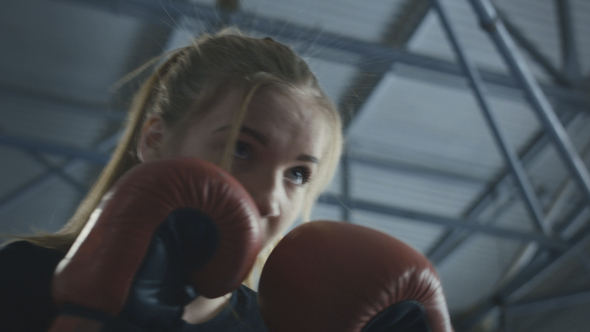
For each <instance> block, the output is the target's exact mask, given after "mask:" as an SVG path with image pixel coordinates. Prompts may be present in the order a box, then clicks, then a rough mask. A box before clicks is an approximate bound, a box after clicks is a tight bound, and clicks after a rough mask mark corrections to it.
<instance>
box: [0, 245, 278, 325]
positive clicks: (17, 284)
mask: <svg viewBox="0 0 590 332" xmlns="http://www.w3.org/2000/svg"><path fill="white" fill-rule="evenodd" d="M63 257H64V253H63V252H60V251H57V250H53V249H48V248H43V247H39V246H36V245H33V244H31V243H30V242H27V241H18V242H13V243H10V244H8V245H6V246H5V247H4V248H2V249H1V250H0V331H11V332H18V331H23V332H24V331H27V332H37V331H38V332H45V331H47V330H48V329H49V327H50V325H51V322H52V321H53V319H54V317H55V316H56V315H57V314H58V308H57V306H56V305H55V303H54V302H53V299H52V297H51V294H50V284H51V279H52V277H53V271H54V270H55V268H56V266H57V264H58V263H59V262H60V261H61V259H62V258H63ZM196 327H197V329H195V331H203V332H204V331H229V332H233V331H236V332H237V331H257V332H258V331H260V332H265V331H267V330H266V328H265V327H264V323H263V322H262V317H261V316H260V312H259V309H258V301H257V298H256V292H254V291H253V290H251V289H250V288H248V287H246V286H241V287H240V288H239V289H238V290H236V291H234V293H233V294H232V297H231V299H230V305H228V306H227V307H226V308H225V309H224V310H223V311H222V312H221V313H219V314H218V315H217V316H216V317H215V318H213V319H212V320H210V321H208V322H205V323H202V324H198V325H196Z"/></svg>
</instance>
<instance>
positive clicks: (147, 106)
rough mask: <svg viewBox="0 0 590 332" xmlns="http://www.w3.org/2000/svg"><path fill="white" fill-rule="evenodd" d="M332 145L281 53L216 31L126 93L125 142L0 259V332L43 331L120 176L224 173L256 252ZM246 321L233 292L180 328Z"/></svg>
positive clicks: (329, 118)
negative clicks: (55, 219) (249, 225)
mask: <svg viewBox="0 0 590 332" xmlns="http://www.w3.org/2000/svg"><path fill="white" fill-rule="evenodd" d="M341 145H342V132H341V121H340V117H339V114H338V112H337V110H336V108H335V107H334V105H333V104H332V103H331V102H330V100H329V99H328V98H327V97H326V95H325V94H324V92H323V91H322V90H321V88H320V86H319V84H318V82H317V79H316V78H315V76H314V75H313V74H312V72H311V71H310V69H309V67H308V66H307V64H306V63H305V62H304V61H303V60H302V59H301V58H300V57H298V56H297V55H296V54H295V53H294V52H293V51H292V50H291V49H290V48H288V47H286V46H284V45H282V44H279V43H277V42H276V41H274V40H272V39H270V38H265V39H254V38H248V37H244V36H241V35H237V34H228V33H221V34H218V35H214V36H205V37H202V38H200V39H199V40H196V41H195V42H194V44H193V45H191V46H188V47H185V48H182V49H179V50H177V51H175V52H173V53H172V54H171V55H169V57H168V59H167V60H166V61H165V62H164V63H163V64H162V65H161V66H160V67H159V68H158V69H157V70H156V71H155V72H154V74H153V75H152V76H151V77H150V78H149V79H148V80H147V81H146V82H145V84H144V85H143V86H142V88H141V90H140V91H139V93H138V94H137V96H136V98H135V100H134V103H133V105H132V107H131V110H130V114H129V119H128V123H127V130H126V134H125V135H124V137H123V139H122V140H121V142H120V144H119V145H118V147H117V149H116V151H115V152H114V155H113V157H112V159H111V161H110V162H109V164H108V165H107V166H106V167H105V169H104V170H103V172H102V174H101V175H100V177H99V179H98V180H97V182H96V183H95V185H94V187H93V188H92V190H91V191H90V192H89V194H88V195H87V197H86V198H85V199H84V201H83V202H82V203H81V204H80V206H79V207H78V209H77V211H76V212H75V214H74V216H73V217H72V218H71V219H70V221H69V222H68V223H67V224H66V225H65V226H64V227H63V229H62V230H60V231H59V232H57V233H55V234H49V235H43V236H35V237H29V238H25V239H24V240H26V241H18V242H13V243H11V244H9V245H8V246H6V247H5V248H4V249H3V250H2V251H0V266H1V269H2V274H1V277H0V315H1V316H0V329H2V330H11V331H44V330H46V329H47V327H48V326H49V324H50V323H51V320H52V319H53V317H54V316H55V315H56V314H57V308H56V307H55V305H54V304H53V302H52V299H51V296H50V293H49V287H50V281H51V276H52V274H53V270H54V269H55V266H56V264H57V263H58V262H59V260H61V258H62V257H63V256H64V254H65V252H66V251H67V250H68V249H69V247H70V246H71V245H72V243H73V242H74V240H75V239H76V237H77V236H78V235H79V233H80V231H81V230H82V228H83V227H84V225H85V224H86V222H87V221H88V219H89V216H90V214H91V213H92V211H93V210H94V209H95V208H96V207H97V205H98V203H99V201H100V199H101V197H102V196H103V195H104V194H105V192H106V191H107V190H108V189H109V188H110V187H111V186H112V184H113V183H114V182H115V181H116V180H117V179H119V178H120V177H121V175H122V174H124V173H125V172H126V171H127V170H129V169H130V168H131V167H133V166H135V165H137V164H139V163H141V162H147V161H152V160H157V159H162V158H171V157H175V156H190V157H196V158H199V159H204V160H207V161H211V162H213V163H216V164H217V165H219V166H221V167H222V168H225V169H226V170H228V171H229V172H230V173H231V174H232V175H233V176H234V177H235V178H236V179H237V180H238V181H239V182H241V184H242V185H243V186H244V187H245V188H246V189H247V191H248V192H249V194H250V195H251V196H252V198H253V199H254V202H255V203H256V206H257V207H258V210H259V212H260V215H261V217H262V234H263V238H264V244H265V246H266V247H267V248H272V244H273V243H274V242H276V240H277V239H278V237H279V236H280V235H281V233H282V232H283V231H285V230H286V229H287V228H288V227H289V226H290V225H291V224H292V223H293V222H294V221H295V220H296V219H297V218H298V217H299V216H303V218H304V219H307V218H308V217H309V214H310V212H311V208H312V205H313V204H314V202H315V201H316V199H317V197H318V195H319V194H320V192H321V191H322V190H323V189H324V188H325V187H326V186H327V185H328V183H329V182H330V180H331V178H332V175H333V173H334V170H335V168H336V167H337V164H338V160H339V157H340V152H341ZM228 304H231V305H228ZM236 312H237V313H238V315H235V313H236ZM257 315H258V313H257V305H256V297H255V294H254V293H253V292H252V291H251V290H250V289H248V288H246V287H245V286H244V287H242V288H240V289H239V290H237V291H236V292H234V293H232V294H228V295H226V296H223V297H220V298H217V299H206V298H204V297H198V298H197V299H196V300H194V301H193V302H191V303H189V304H187V305H186V307H185V312H184V316H183V319H184V320H185V321H187V322H189V323H191V324H194V325H197V326H202V327H203V330H205V329H207V330H220V331H221V330H223V331H231V330H236V331H238V330H243V326H242V325H240V324H243V323H244V322H247V323H249V328H250V329H252V330H254V331H256V330H259V331H264V330H265V329H264V327H263V325H262V323H261V322H260V319H259V317H258V316H257ZM236 316H239V317H240V319H236Z"/></svg>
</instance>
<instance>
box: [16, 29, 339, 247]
mask: <svg viewBox="0 0 590 332" xmlns="http://www.w3.org/2000/svg"><path fill="white" fill-rule="evenodd" d="M228 85H229V86H236V85H237V86H244V87H246V97H245V99H244V102H243V105H242V107H240V109H239V110H236V112H235V114H234V119H233V122H232V130H231V133H232V135H233V136H231V137H230V140H229V142H228V144H227V146H226V147H225V151H224V157H223V158H222V160H221V161H220V166H222V167H225V168H226V169H227V168H228V167H229V164H231V155H232V152H233V146H234V145H235V140H236V137H237V133H238V131H239V128H240V127H241V122H242V119H243V117H244V113H245V112H246V109H247V106H248V103H249V100H250V98H251V97H252V96H253V95H254V93H255V92H256V91H257V90H258V89H259V88H260V87H261V86H265V85H271V86H273V87H274V86H277V87H279V88H281V89H286V90H287V91H291V92H295V91H299V92H303V93H305V94H306V95H309V96H310V97H311V98H313V100H314V102H315V104H316V105H317V106H318V107H317V111H318V112H321V113H322V114H324V117H325V119H326V120H327V121H326V123H327V124H328V126H327V127H328V129H327V130H328V131H329V133H328V135H329V136H330V137H331V141H330V143H329V144H328V145H329V146H327V147H326V148H325V154H324V156H322V158H321V164H320V168H319V170H318V173H317V176H315V177H314V181H312V182H311V183H310V185H309V186H308V189H307V190H308V191H307V194H306V199H305V205H304V206H305V207H304V210H303V218H304V219H305V220H307V219H309V215H310V213H311V209H312V206H313V204H314V203H315V201H316V200H317V198H318V196H319V194H320V193H321V192H322V191H323V190H324V189H325V187H326V186H327V185H328V184H329V182H330V181H331V178H332V176H333V174H334V172H335V169H336V167H337V165H338V161H339V158H340V153H341V149H342V129H341V126H342V125H341V120H340V116H339V114H338V111H337V109H336V107H335V106H334V104H333V103H332V102H331V101H330V100H329V98H328V97H327V96H326V95H325V94H324V92H323V91H322V89H321V88H320V86H319V83H318V81H317V79H316V77H315V76H314V74H313V73H312V72H311V70H310V69H309V67H308V65H307V64H306V63H305V62H304V61H303V60H302V59H301V58H300V57H299V56H298V55H296V54H295V52H294V51H293V50H292V49H291V48H289V47H287V46H284V45H282V44H280V43H278V42H276V41H274V40H272V39H270V38H264V39H256V38H250V37H246V36H242V35H240V34H236V33H231V34H230V33H228V32H221V33H218V34H216V35H205V36H203V37H201V38H199V39H198V40H195V41H194V42H193V44H192V45H190V46H187V47H184V48H180V49H178V50H175V51H173V52H171V53H170V54H169V55H168V58H167V59H166V60H165V61H164V62H163V63H162V64H161V65H160V66H159V67H158V68H157V69H156V70H155V71H154V73H153V74H152V75H151V76H150V77H149V78H148V79H147V81H146V82H145V83H144V84H143V85H142V87H141V88H140V90H139V91H138V93H137V94H136V96H135V98H134V100H133V103H132V105H131V108H130V112H129V115H128V119H127V123H126V130H125V133H124V135H123V137H122V139H121V141H120V142H119V144H118V146H117V148H116V150H115V151H114V153H113V155H112V158H111V159H110V161H109V163H108V164H107V165H106V167H105V168H104V169H103V171H102V173H101V174H100V176H99V178H98V179H97V181H96V182H95V184H94V186H93V187H92V188H91V190H90V191H89V193H88V194H87V196H86V197H85V198H84V200H83V201H82V202H81V203H80V205H79V206H78V209H77V210H76V211H75V213H74V215H73V216H72V217H71V218H70V220H69V221H68V222H67V223H66V224H65V225H64V226H63V228H62V229H61V230H59V231H58V232H56V233H53V234H40V235H37V236H30V237H21V238H23V239H26V240H28V241H30V242H32V243H35V244H37V245H40V246H44V247H48V248H54V249H58V250H62V251H67V250H68V249H69V247H70V246H71V245H72V243H73V242H74V240H75V239H76V237H77V236H78V235H79V233H80V231H81V230H82V228H83V227H84V225H85V224H86V222H87V221H88V219H89V217H90V214H91V213H92V211H93V210H94V209H95V208H96V207H97V205H98V203H99V201H100V199H101V198H102V196H103V195H104V194H105V193H106V192H107V191H108V190H109V189H110V188H111V186H112V185H113V183H114V182H116V181H117V180H118V179H119V178H120V177H121V175H122V174H123V173H125V172H126V171H127V170H129V169H130V168H132V167H133V166H135V165H137V164H139V163H140V162H141V161H140V160H139V159H138V156H137V154H136V150H137V143H138V139H139V135H140V132H141V129H142V127H143V124H144V122H145V120H146V119H147V118H148V116H150V115H154V114H157V115H158V116H160V117H161V118H162V120H163V121H164V123H165V124H166V126H167V127H168V128H169V129H170V130H171V132H172V133H173V134H172V135H173V136H176V137H177V138H180V137H182V136H183V135H184V133H185V130H186V129H187V128H186V127H187V123H194V122H193V121H189V120H198V118H199V117H201V116H203V115H204V114H205V113H206V112H207V110H208V108H209V107H208V105H210V104H211V103H212V102H214V99H215V97H216V95H218V94H219V92H220V91H221V89H223V88H224V87H227V86H228ZM232 138H233V139H232Z"/></svg>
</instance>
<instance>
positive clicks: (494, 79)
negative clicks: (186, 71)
mask: <svg viewBox="0 0 590 332" xmlns="http://www.w3.org/2000/svg"><path fill="white" fill-rule="evenodd" d="M61 1H67V2H73V3H76V4H78V5H80V4H82V5H84V4H85V5H90V6H93V7H96V8H100V9H102V10H106V11H109V12H112V13H116V14H123V15H130V16H133V17H138V18H141V19H146V20H151V21H153V22H156V23H161V24H171V16H172V17H174V16H183V17H191V18H194V19H199V20H206V21H215V20H217V19H218V16H219V13H218V10H216V8H215V7H214V6H210V5H204V4H198V3H191V4H186V3H182V2H176V1H173V2H162V1H159V0H76V1H73V0H61ZM231 22H232V23H233V24H235V25H236V26H239V27H243V28H247V29H249V30H252V31H256V32H259V33H264V34H268V35H271V36H276V37H277V38H280V39H282V40H285V41H289V42H298V43H304V42H306V41H309V40H314V43H315V45H316V46H319V48H317V49H314V52H313V54H311V55H312V56H313V57H315V58H318V59H323V60H326V61H332V62H338V63H343V64H347V65H352V66H355V67H357V68H361V69H362V70H366V71H371V72H376V73H381V72H384V71H389V70H391V60H392V59H393V60H394V62H395V63H403V64H406V65H408V66H413V67H417V68H419V69H421V70H431V71H433V72H437V73H445V74H450V75H454V76H459V77H464V74H463V72H462V69H461V68H460V66H458V65H457V64H455V63H453V62H451V61H445V60H441V59H437V58H434V57H429V56H424V55H420V54H416V53H412V52H406V51H401V50H396V49H393V48H391V47H388V46H384V45H380V44H377V43H372V42H367V41H363V40H359V39H355V38H350V37H345V36H341V35H338V34H335V33H330V32H325V31H324V32H322V33H321V34H318V32H317V29H313V28H309V27H305V26H301V25H297V24H294V23H292V22H288V21H284V20H277V19H270V18H265V17H261V16H259V15H255V14H252V13H246V12H243V11H238V12H235V13H232V14H231ZM322 48H324V50H322ZM334 51H338V52H343V53H349V54H354V55H358V56H360V58H361V59H363V61H361V62H356V61H355V60H350V58H349V57H346V56H341V55H337V54H335V53H334ZM367 59H370V61H367ZM478 71H479V72H480V75H481V77H482V79H483V81H484V82H486V83H488V84H496V85H500V86H504V87H508V88H518V84H517V82H515V80H514V79H513V78H512V77H510V76H508V75H504V74H498V73H496V72H492V71H489V70H483V69H481V68H478ZM541 87H542V89H543V91H544V92H545V93H546V94H547V95H548V96H550V97H552V98H557V99H560V100H563V101H567V102H570V103H577V104H582V105H588V104H589V100H588V97H587V96H586V95H585V94H584V93H581V92H580V91H574V90H571V89H567V88H563V87H556V86H551V85H541Z"/></svg>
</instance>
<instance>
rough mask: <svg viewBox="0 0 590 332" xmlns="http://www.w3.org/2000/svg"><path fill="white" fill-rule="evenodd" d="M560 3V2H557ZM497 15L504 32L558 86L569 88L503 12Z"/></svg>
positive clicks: (557, 70)
mask: <svg viewBox="0 0 590 332" xmlns="http://www.w3.org/2000/svg"><path fill="white" fill-rule="evenodd" d="M557 1H558V2H560V1H561V0H557ZM498 15H499V17H500V19H501V20H502V22H504V26H506V30H508V32H510V35H512V37H513V38H514V40H515V41H516V42H518V44H519V45H520V46H522V48H523V49H524V50H525V51H526V52H527V53H528V54H529V55H530V56H531V57H532V58H533V59H534V60H535V61H537V63H539V64H540V65H541V68H543V69H544V70H545V71H546V72H547V73H548V74H549V75H550V76H551V77H553V79H554V80H555V82H557V83H558V84H560V85H564V86H570V85H571V82H570V80H569V78H568V77H567V76H565V75H564V74H563V73H562V72H561V71H560V70H559V69H557V68H556V67H555V66H554V65H553V63H551V61H550V60H549V59H548V58H547V57H546V56H545V55H544V54H543V53H541V51H539V49H538V48H537V47H536V46H535V45H534V44H533V42H531V41H530V40H529V39H528V38H527V37H526V36H525V35H524V33H522V32H521V31H520V29H519V28H517V27H516V25H514V24H513V23H512V22H511V21H510V19H508V17H507V16H506V14H504V12H502V11H500V10H498Z"/></svg>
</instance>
